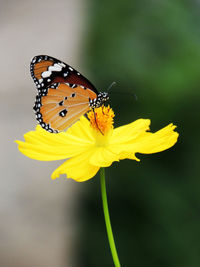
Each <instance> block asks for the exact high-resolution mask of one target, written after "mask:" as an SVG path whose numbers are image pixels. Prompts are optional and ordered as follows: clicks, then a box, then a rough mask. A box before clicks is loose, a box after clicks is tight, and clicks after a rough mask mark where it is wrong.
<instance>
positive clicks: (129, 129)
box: [110, 119, 151, 144]
mask: <svg viewBox="0 0 200 267" xmlns="http://www.w3.org/2000/svg"><path fill="white" fill-rule="evenodd" d="M150 123H151V121H150V120H148V119H138V120H136V121H134V122H132V123H129V124H127V125H124V126H121V127H118V128H116V129H114V131H113V135H112V140H111V142H110V143H111V144H120V143H123V144H124V143H126V142H129V141H130V140H134V139H136V138H138V137H139V136H140V135H141V134H143V133H144V132H146V131H147V130H149V125H150Z"/></svg>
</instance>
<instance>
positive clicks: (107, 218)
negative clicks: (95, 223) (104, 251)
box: [100, 168, 121, 267]
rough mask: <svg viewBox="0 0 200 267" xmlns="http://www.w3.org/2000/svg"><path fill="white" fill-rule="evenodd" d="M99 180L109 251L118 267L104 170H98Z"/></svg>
mask: <svg viewBox="0 0 200 267" xmlns="http://www.w3.org/2000/svg"><path fill="white" fill-rule="evenodd" d="M100 179H101V194H102V202H103V211H104V217H105V223H106V230H107V235H108V241H109V244H110V250H111V254H112V257H113V261H114V264H115V267H120V266H121V265H120V262H119V258H118V255H117V250H116V246H115V241H114V237H113V232H112V227H111V223H110V215H109V210H108V201H107V194H106V182H105V168H101V169H100Z"/></svg>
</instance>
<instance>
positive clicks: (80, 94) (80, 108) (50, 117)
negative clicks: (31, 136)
mask: <svg viewBox="0 0 200 267" xmlns="http://www.w3.org/2000/svg"><path fill="white" fill-rule="evenodd" d="M96 97H97V95H96V93H95V92H94V91H92V90H91V89H89V88H86V87H83V86H81V85H75V84H73V85H72V84H68V83H55V84H52V85H51V86H50V87H49V88H47V89H46V90H45V91H43V94H42V95H38V96H37V97H36V103H35V106H34V109H35V111H36V118H37V120H38V122H39V123H40V124H41V126H42V127H43V128H44V129H46V130H47V131H49V132H58V131H63V130H65V129H66V128H68V127H69V126H71V125H72V124H73V123H74V122H76V121H77V120H78V119H79V118H80V116H81V115H83V114H85V113H86V112H88V111H89V110H90V106H89V101H90V100H91V99H95V98H96Z"/></svg>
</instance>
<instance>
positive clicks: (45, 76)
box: [41, 71, 52, 78]
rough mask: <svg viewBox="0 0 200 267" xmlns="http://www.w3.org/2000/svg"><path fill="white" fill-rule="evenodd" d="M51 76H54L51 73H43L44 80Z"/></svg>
mask: <svg viewBox="0 0 200 267" xmlns="http://www.w3.org/2000/svg"><path fill="white" fill-rule="evenodd" d="M51 74H52V72H51V71H44V72H43V73H42V75H41V76H42V77H43V78H47V77H49V76H51Z"/></svg>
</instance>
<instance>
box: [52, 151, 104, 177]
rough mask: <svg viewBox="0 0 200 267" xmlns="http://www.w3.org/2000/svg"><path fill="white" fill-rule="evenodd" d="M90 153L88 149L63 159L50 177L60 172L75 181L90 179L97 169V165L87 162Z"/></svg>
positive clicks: (57, 175)
mask: <svg viewBox="0 0 200 267" xmlns="http://www.w3.org/2000/svg"><path fill="white" fill-rule="evenodd" d="M91 153H92V152H91V151H90V152H87V153H84V154H81V155H79V156H76V157H73V158H71V159H69V160H67V161H65V162H64V163H63V164H62V165H61V166H60V167H58V168H57V169H56V170H55V171H54V172H53V173H52V176H51V177H52V179H56V178H58V177H59V176H60V175H61V174H66V176H67V178H71V179H74V180H75V181H77V182H84V181H86V180H89V179H91V178H92V177H94V176H95V175H96V173H97V172H98V170H99V167H97V166H94V165H92V164H90V163H89V160H88V159H89V158H90V156H91Z"/></svg>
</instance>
